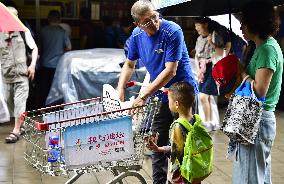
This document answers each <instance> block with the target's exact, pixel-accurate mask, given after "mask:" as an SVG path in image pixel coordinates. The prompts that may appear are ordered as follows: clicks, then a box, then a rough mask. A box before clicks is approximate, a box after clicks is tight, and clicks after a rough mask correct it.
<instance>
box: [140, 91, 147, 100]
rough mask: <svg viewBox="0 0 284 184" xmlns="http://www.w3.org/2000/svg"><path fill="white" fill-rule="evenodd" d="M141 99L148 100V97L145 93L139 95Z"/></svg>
mask: <svg viewBox="0 0 284 184" xmlns="http://www.w3.org/2000/svg"><path fill="white" fill-rule="evenodd" d="M139 97H140V98H141V99H142V100H146V99H147V95H145V94H144V93H142V92H141V93H139Z"/></svg>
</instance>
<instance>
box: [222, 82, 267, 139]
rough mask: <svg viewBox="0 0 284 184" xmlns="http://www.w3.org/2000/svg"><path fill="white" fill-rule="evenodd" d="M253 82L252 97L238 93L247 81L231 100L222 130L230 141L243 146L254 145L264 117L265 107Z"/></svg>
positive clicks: (243, 83)
mask: <svg viewBox="0 0 284 184" xmlns="http://www.w3.org/2000/svg"><path fill="white" fill-rule="evenodd" d="M253 82H254V81H252V82H251V85H250V86H251V88H250V89H246V90H251V95H250V96H242V95H239V94H240V93H237V90H238V89H239V88H242V89H244V86H242V85H245V80H244V81H243V82H242V84H241V85H240V87H239V88H238V89H236V91H235V93H234V94H233V95H232V96H231V98H230V100H229V105H228V109H227V111H226V113H225V116H224V120H223V125H222V126H221V128H220V129H221V130H222V131H223V132H224V134H226V135H227V136H228V137H229V138H230V139H233V140H235V141H237V142H238V143H241V144H254V140H255V137H256V135H257V132H258V129H259V122H260V119H261V115H262V110H263V105H262V102H261V101H259V100H258V99H257V97H256V96H255V93H254V91H253Z"/></svg>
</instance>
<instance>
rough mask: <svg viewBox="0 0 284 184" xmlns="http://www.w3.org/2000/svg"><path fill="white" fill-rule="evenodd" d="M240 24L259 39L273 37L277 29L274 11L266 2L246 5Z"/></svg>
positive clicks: (269, 3) (277, 24)
mask: <svg viewBox="0 0 284 184" xmlns="http://www.w3.org/2000/svg"><path fill="white" fill-rule="evenodd" d="M241 22H242V23H243V24H245V25H246V26H247V28H248V30H249V31H250V32H251V33H253V34H257V35H258V36H259V37H260V38H261V39H266V38H268V36H270V35H272V36H273V35H275V34H276V33H277V31H278V29H279V22H278V21H277V14H276V11H275V10H274V8H273V6H272V4H271V2H268V1H257V3H256V2H254V1H252V2H249V3H247V4H246V5H245V6H244V7H243V9H242V18H241Z"/></svg>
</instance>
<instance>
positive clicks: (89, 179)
mask: <svg viewBox="0 0 284 184" xmlns="http://www.w3.org/2000/svg"><path fill="white" fill-rule="evenodd" d="M222 114H223V111H221V116H222ZM276 114H277V136H276V140H275V144H274V147H273V150H272V173H273V174H272V177H273V183H274V184H280V183H281V184H283V183H284V182H283V181H284V159H283V157H284V141H283V140H284V112H283V111H282V112H280V111H278V112H277V113H276ZM221 118H222V117H221ZM11 129H12V124H11V123H5V124H0V184H41V183H44V184H55V183H56V184H57V183H58V184H59V183H64V182H66V181H67V180H68V178H66V177H50V176H41V175H40V174H39V173H38V172H37V171H36V170H35V169H34V168H32V167H30V166H29V165H27V164H26V163H25V161H24V159H23V152H24V149H25V141H24V140H20V141H19V142H18V143H17V144H10V145H8V144H5V143H4V138H5V136H6V135H7V132H9V131H11ZM212 136H213V137H214V150H215V154H214V159H215V164H214V172H213V174H212V175H211V176H210V177H208V178H207V179H206V180H205V181H204V182H203V184H229V183H231V176H232V172H231V171H232V169H231V162H230V161H229V160H226V158H225V154H226V143H227V138H226V137H225V136H224V135H223V134H222V133H221V132H219V131H217V132H215V133H213V135H212ZM140 172H141V173H142V175H143V176H144V177H145V178H146V180H147V182H148V183H152V180H151V159H150V158H145V162H144V165H143V169H142V170H141V171H140ZM112 177H113V175H112V173H110V172H99V173H87V174H85V175H83V176H82V177H81V178H79V179H78V180H77V182H76V183H78V184H79V183H80V184H89V183H90V184H91V183H92V184H97V183H101V184H104V183H107V182H108V181H110V180H111V178H112ZM124 183H131V184H133V183H138V181H137V180H135V179H134V178H129V179H127V180H126V181H124Z"/></svg>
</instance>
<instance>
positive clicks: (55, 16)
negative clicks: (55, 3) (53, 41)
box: [47, 10, 61, 21]
mask: <svg viewBox="0 0 284 184" xmlns="http://www.w3.org/2000/svg"><path fill="white" fill-rule="evenodd" d="M47 18H48V19H49V20H51V21H59V20H60V19H61V14H60V12H59V11H58V10H50V11H49V13H48V16H47Z"/></svg>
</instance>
